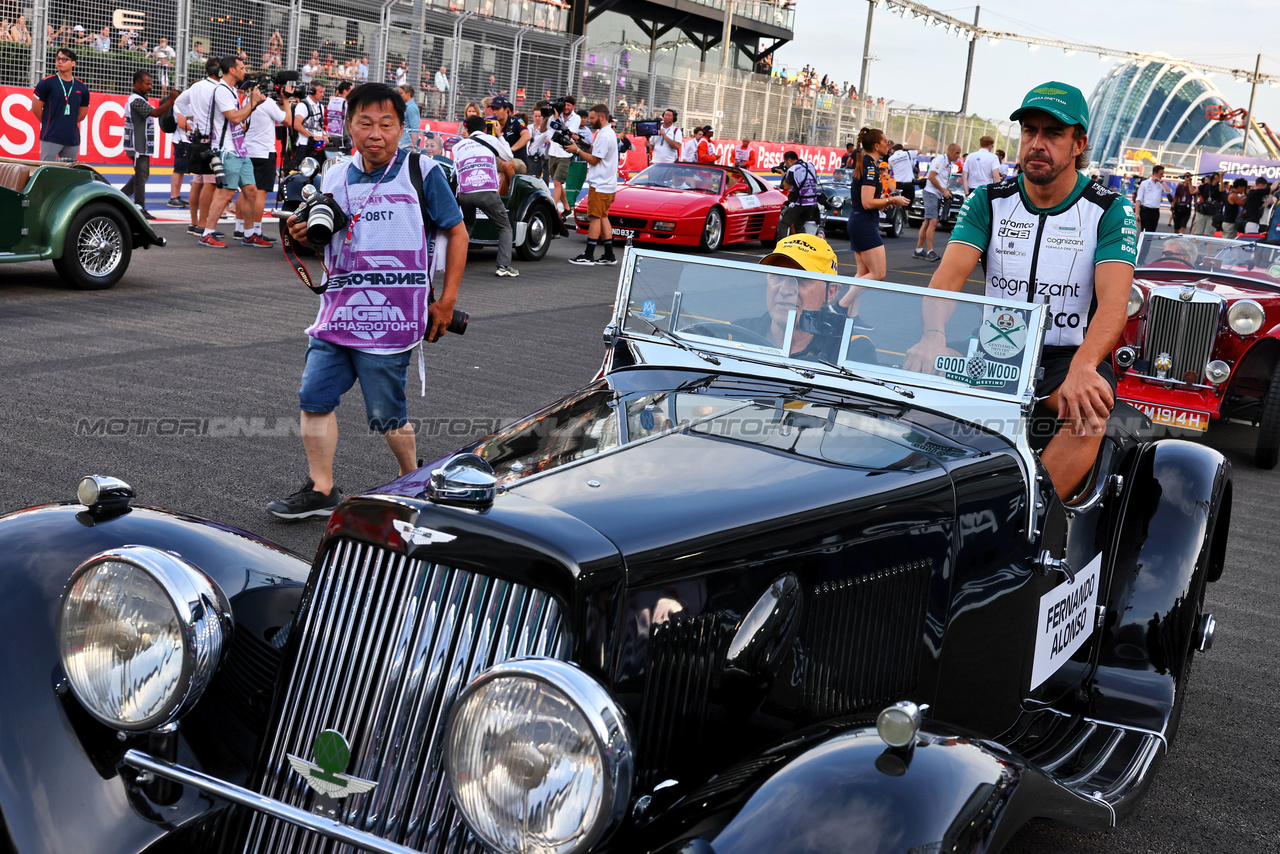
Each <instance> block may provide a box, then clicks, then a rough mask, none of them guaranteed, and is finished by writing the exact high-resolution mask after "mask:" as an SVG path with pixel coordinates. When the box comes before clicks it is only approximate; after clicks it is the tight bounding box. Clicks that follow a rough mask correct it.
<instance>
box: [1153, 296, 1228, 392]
mask: <svg viewBox="0 0 1280 854" xmlns="http://www.w3.org/2000/svg"><path fill="white" fill-rule="evenodd" d="M1219 305H1220V303H1219V302H1218V300H1216V299H1215V300H1213V301H1211V302H1202V301H1200V300H1195V301H1192V302H1184V301H1183V300H1181V299H1178V298H1177V297H1176V296H1174V297H1172V298H1170V297H1167V296H1161V295H1160V294H1158V293H1155V292H1152V294H1151V303H1150V306H1149V307H1148V309H1147V341H1146V345H1145V347H1144V349H1143V356H1144V357H1146V359H1147V360H1148V361H1149V362H1150V363H1151V368H1150V372H1149V374H1150V376H1153V377H1154V376H1155V375H1156V368H1155V360H1156V357H1157V356H1159V355H1160V354H1161V353H1168V354H1169V358H1170V359H1172V360H1173V367H1172V368H1171V369H1170V370H1169V374H1168V378H1169V379H1172V380H1179V381H1181V380H1183V379H1185V378H1186V375H1187V372H1189V371H1193V372H1195V375H1196V379H1195V381H1196V382H1201V381H1202V379H1203V378H1204V367H1205V365H1207V364H1208V363H1209V354H1210V353H1211V352H1212V350H1213V339H1214V333H1215V332H1217V330H1218V310H1219Z"/></svg>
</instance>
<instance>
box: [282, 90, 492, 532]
mask: <svg viewBox="0 0 1280 854" xmlns="http://www.w3.org/2000/svg"><path fill="white" fill-rule="evenodd" d="M404 117H405V105H404V101H403V100H402V99H401V98H400V97H398V96H397V94H396V92H395V90H394V89H392V88H391V87H389V86H387V85H385V84H382V83H366V84H363V85H361V86H357V87H356V88H355V89H352V90H351V94H350V95H349V96H348V98H347V129H348V132H349V133H350V136H351V143H352V148H353V149H354V154H353V155H352V158H351V161H350V163H348V164H346V165H345V166H340V167H338V168H334V169H330V171H329V172H328V173H327V174H325V176H324V182H323V185H322V188H321V190H322V193H323V194H324V197H325V201H326V202H331V203H332V205H333V206H336V208H338V209H339V210H340V215H339V216H335V217H334V221H333V224H334V226H335V227H334V228H333V230H332V235H331V237H330V238H329V239H328V240H327V241H325V242H323V243H322V244H321V245H318V246H317V245H315V242H316V241H315V239H313V238H315V237H316V235H317V233H318V231H317V229H315V228H312V229H311V231H310V234H311V238H309V237H308V234H309V231H308V222H307V217H308V216H310V217H315V214H314V213H312V214H304V215H303V216H299V214H294V215H293V216H290V217H289V219H288V222H287V225H288V230H289V237H290V238H291V239H292V240H296V241H298V242H299V243H302V244H303V245H306V246H309V247H311V248H313V249H316V250H317V251H318V252H320V253H321V254H322V257H323V259H324V269H325V275H324V279H323V282H322V284H323V285H324V286H325V289H324V292H323V294H322V296H321V303H320V310H319V313H318V314H317V315H316V320H315V323H313V324H312V325H311V326H310V327H309V328H308V329H307V335H309V336H310V341H309V342H308V345H307V352H306V359H305V366H304V367H303V370H302V383H301V387H300V388H299V389H298V398H299V404H300V408H301V410H302V414H301V418H302V444H303V447H304V449H305V450H306V454H307V465H308V468H309V472H308V477H307V480H306V482H305V483H303V485H302V488H301V489H299V490H298V491H297V492H295V493H293V494H292V495H290V496H289V497H288V498H285V499H283V500H280V501H273V502H271V503H270V504H269V505H268V506H267V509H268V511H269V512H271V513H272V514H274V515H275V516H278V517H280V518H282V519H304V518H307V517H309V516H328V515H329V514H330V513H331V512H332V511H333V508H334V507H336V506H337V504H338V502H339V501H340V500H341V497H342V493H341V490H339V489H338V488H337V487H336V486H335V485H334V483H333V457H334V451H335V450H336V448H337V444H338V420H337V417H336V416H335V415H334V410H335V409H337V407H338V404H339V402H340V401H341V399H342V395H343V394H344V393H345V392H346V391H348V390H349V389H350V388H351V387H352V386H353V385H354V384H355V382H356V380H359V381H360V389H361V391H362V392H363V393H364V399H365V414H366V416H367V419H368V423H369V427H370V429H372V430H375V431H377V432H379V433H381V434H382V435H383V436H384V437H385V438H386V440H387V445H388V446H389V447H390V448H391V452H392V454H394V455H395V458H396V463H397V464H398V465H399V469H400V474H401V475H404V474H408V473H409V472H411V471H413V470H414V469H415V468H416V461H417V438H416V436H415V435H414V431H413V426H412V425H411V424H409V423H408V410H407V407H406V400H405V382H406V380H407V378H408V367H409V360H410V356H411V355H412V351H413V349H414V347H416V346H418V345H419V344H420V343H421V342H422V340H423V339H424V338H425V339H426V340H428V341H435V340H436V339H437V338H439V337H440V336H441V335H443V334H444V333H445V332H446V330H448V329H449V326H450V322H451V320H452V318H453V313H454V304H455V303H456V302H457V299H458V286H459V284H460V282H461V280H462V271H463V268H464V267H465V266H466V260H467V230H466V227H465V226H464V225H463V221H462V211H461V209H460V208H459V207H458V202H457V200H456V199H455V198H454V196H453V192H452V191H451V190H450V188H449V183H448V181H447V179H446V178H445V176H444V172H443V170H442V169H441V168H440V167H439V164H437V163H436V162H435V161H434V160H432V159H431V158H429V157H423V156H421V155H417V154H412V153H410V152H409V151H407V150H404V149H400V148H399V147H398V143H399V141H400V136H401V134H402V133H403V132H404ZM319 198H320V197H317V199H319ZM299 213H301V211H300V212H299ZM312 225H314V223H313V224H312ZM437 272H440V273H442V275H443V278H444V284H443V286H442V288H441V290H440V295H439V297H438V298H436V299H434V300H433V299H432V285H433V282H434V280H435V278H436V274H437ZM421 358H422V357H421V355H420V356H419V359H420V360H421ZM420 368H421V363H420ZM422 377H423V379H422V383H423V394H425V393H426V378H425V369H423V370H422Z"/></svg>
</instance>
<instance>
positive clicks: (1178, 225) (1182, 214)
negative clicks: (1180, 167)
mask: <svg viewBox="0 0 1280 854" xmlns="http://www.w3.org/2000/svg"><path fill="white" fill-rule="evenodd" d="M1194 195H1195V188H1193V187H1192V186H1191V173H1190V172H1184V173H1182V183H1181V184H1179V185H1178V186H1177V188H1176V189H1174V191H1173V210H1172V211H1171V212H1170V214H1169V223H1170V225H1172V226H1173V230H1174V231H1176V232H1177V233H1178V234H1186V233H1187V222H1188V221H1189V220H1190V219H1191V203H1192V199H1193V197H1194Z"/></svg>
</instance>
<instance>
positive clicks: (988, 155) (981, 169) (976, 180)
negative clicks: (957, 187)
mask: <svg viewBox="0 0 1280 854" xmlns="http://www.w3.org/2000/svg"><path fill="white" fill-rule="evenodd" d="M995 144H996V141H995V140H994V139H992V138H991V137H989V136H984V137H982V139H980V140H978V150H977V151H975V152H973V153H972V154H970V155H969V156H968V157H966V158H965V159H964V170H963V173H962V174H963V176H964V186H965V188H966V189H968V190H976V189H978V188H979V187H985V186H986V185H987V184H994V183H995V182H996V181H999V180H1000V160H999V158H997V157H996V154H995V152H994V151H992V150H991V149H992V148H993V147H994V146H995Z"/></svg>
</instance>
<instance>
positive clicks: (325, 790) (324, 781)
mask: <svg viewBox="0 0 1280 854" xmlns="http://www.w3.org/2000/svg"><path fill="white" fill-rule="evenodd" d="M311 752H312V754H313V755H314V756H315V758H316V761H315V762H308V761H307V760H305V759H299V758H298V757H296V756H294V755H293V754H292V753H290V754H286V756H287V757H288V759H289V765H290V766H292V768H293V770H294V771H296V772H298V774H300V775H301V776H302V779H303V780H305V781H306V783H307V785H308V786H310V787H311V788H313V789H315V790H316V791H317V792H319V793H320V794H322V795H327V796H328V797H330V798H335V799H341V798H345V797H346V796H347V795H359V794H361V793H363V792H367V791H369V790H370V789H372V788H373V787H374V786H376V785H378V784H377V783H376V782H374V781H373V780H362V779H360V778H359V777H352V776H349V775H347V774H344V773H342V772H344V771H346V770H347V764H348V763H349V762H350V761H351V748H350V747H349V746H348V745H347V739H346V738H345V737H344V736H343V735H342V733H340V732H338V731H337V730H336V729H326V730H321V731H320V734H319V735H317V736H316V740H315V742H313V743H312V745H311Z"/></svg>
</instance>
